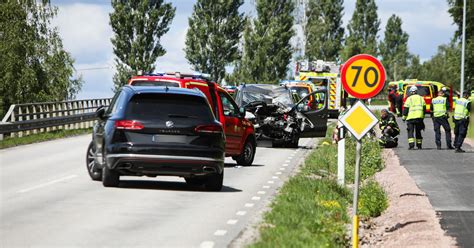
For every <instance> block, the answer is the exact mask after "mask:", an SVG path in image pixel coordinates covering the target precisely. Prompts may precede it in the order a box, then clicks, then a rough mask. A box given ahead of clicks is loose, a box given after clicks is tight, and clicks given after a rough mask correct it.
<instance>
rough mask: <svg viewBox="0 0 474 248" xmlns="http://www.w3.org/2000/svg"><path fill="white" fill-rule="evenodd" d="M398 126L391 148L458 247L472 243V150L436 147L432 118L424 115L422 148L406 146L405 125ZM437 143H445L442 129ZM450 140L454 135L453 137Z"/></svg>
mask: <svg viewBox="0 0 474 248" xmlns="http://www.w3.org/2000/svg"><path fill="white" fill-rule="evenodd" d="M398 121H399V124H400V129H401V136H400V139H399V140H400V142H399V148H397V149H394V150H395V153H396V154H397V155H398V157H399V158H400V164H401V165H402V166H404V167H405V168H406V169H407V170H408V172H409V173H410V176H411V177H412V178H413V179H414V180H415V182H416V184H417V185H418V187H420V189H421V190H423V191H424V192H425V193H426V194H427V195H428V198H429V200H430V202H431V204H432V205H433V207H434V209H435V210H436V212H437V213H438V215H439V216H440V218H441V227H442V228H443V229H444V230H446V231H447V233H448V234H449V235H451V236H453V237H456V239H457V242H458V244H459V245H460V246H461V247H474V235H473V231H472V230H473V228H474V150H473V148H472V147H470V146H469V145H467V144H466V143H465V144H464V145H463V148H464V149H465V150H467V152H466V153H454V151H453V150H446V149H443V150H436V144H435V141H434V131H433V122H432V121H431V119H430V118H426V119H425V125H426V130H425V132H423V134H422V135H423V150H421V151H420V150H410V151H409V150H408V149H407V148H408V143H407V142H408V141H407V133H406V125H405V124H403V123H401V119H398ZM441 137H442V140H441V143H442V145H443V147H444V148H445V147H446V143H445V140H444V133H442V134H441ZM453 140H454V139H453Z"/></svg>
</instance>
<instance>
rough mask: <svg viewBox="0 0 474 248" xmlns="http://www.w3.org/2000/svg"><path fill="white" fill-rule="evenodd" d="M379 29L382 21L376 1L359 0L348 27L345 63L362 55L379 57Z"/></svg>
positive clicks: (344, 55) (344, 53) (344, 54)
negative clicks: (357, 55)
mask: <svg viewBox="0 0 474 248" xmlns="http://www.w3.org/2000/svg"><path fill="white" fill-rule="evenodd" d="M379 27H380V19H379V18H378V15H377V5H376V3H375V0H357V2H356V7H355V10H354V13H353V14H352V19H351V20H350V21H349V25H348V26H347V30H348V32H349V34H348V36H347V37H346V43H345V48H344V52H343V58H344V61H345V60H347V59H349V58H350V57H352V56H354V55H356V54H361V53H366V54H370V55H374V56H377V37H378V35H377V33H378V31H379V29H380V28H379Z"/></svg>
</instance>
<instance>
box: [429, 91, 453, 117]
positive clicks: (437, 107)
mask: <svg viewBox="0 0 474 248" xmlns="http://www.w3.org/2000/svg"><path fill="white" fill-rule="evenodd" d="M431 104H432V105H433V108H432V109H433V116H434V117H435V118H436V117H443V116H447V114H448V109H449V107H448V105H449V101H448V99H447V98H446V97H443V96H438V97H436V98H434V99H433V101H431Z"/></svg>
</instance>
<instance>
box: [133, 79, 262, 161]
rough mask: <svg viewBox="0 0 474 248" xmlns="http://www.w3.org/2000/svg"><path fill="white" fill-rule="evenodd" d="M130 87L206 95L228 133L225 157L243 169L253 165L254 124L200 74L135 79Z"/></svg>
mask: <svg viewBox="0 0 474 248" xmlns="http://www.w3.org/2000/svg"><path fill="white" fill-rule="evenodd" d="M129 85H133V86H164V87H180V88H187V89H197V90H199V91H201V92H203V93H204V95H206V97H207V100H208V101H209V104H210V106H211V109H212V111H213V112H214V115H215V116H216V119H217V120H218V121H219V122H221V123H222V126H223V127H224V129H225V130H224V131H225V136H226V144H225V155H226V156H227V157H232V158H233V159H234V160H235V161H237V163H238V164H240V165H244V166H249V165H252V163H253V159H254V157H255V150H256V139H255V130H254V127H253V124H252V123H251V122H250V121H248V120H247V119H245V110H244V109H243V108H239V107H238V105H237V104H236V103H235V101H234V99H233V98H232V97H231V96H230V95H229V93H228V92H227V91H226V90H225V89H224V88H222V87H220V86H219V85H218V84H216V83H214V82H210V81H209V80H207V79H206V78H205V77H203V76H201V75H199V74H182V73H178V72H177V73H160V74H148V75H143V76H134V77H132V78H131V79H130V80H129Z"/></svg>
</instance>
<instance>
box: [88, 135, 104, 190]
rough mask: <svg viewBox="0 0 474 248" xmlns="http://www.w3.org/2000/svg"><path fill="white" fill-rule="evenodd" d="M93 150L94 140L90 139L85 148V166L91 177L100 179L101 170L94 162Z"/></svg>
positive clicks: (95, 179) (94, 149)
mask: <svg viewBox="0 0 474 248" xmlns="http://www.w3.org/2000/svg"><path fill="white" fill-rule="evenodd" d="M95 151H96V147H95V144H94V141H91V143H90V144H89V147H88V148H87V155H86V166H87V172H89V176H90V177H91V179H92V180H94V181H100V179H102V171H101V170H100V169H99V168H98V167H97V163H96V162H95Z"/></svg>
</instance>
